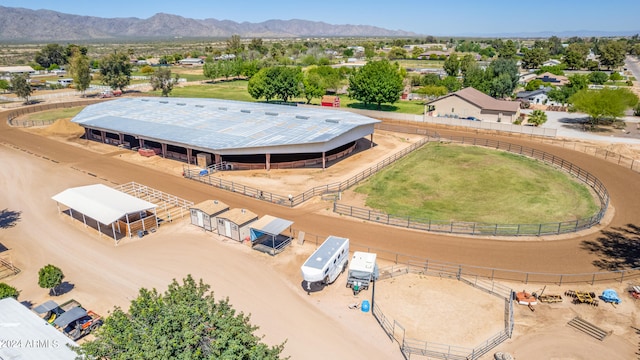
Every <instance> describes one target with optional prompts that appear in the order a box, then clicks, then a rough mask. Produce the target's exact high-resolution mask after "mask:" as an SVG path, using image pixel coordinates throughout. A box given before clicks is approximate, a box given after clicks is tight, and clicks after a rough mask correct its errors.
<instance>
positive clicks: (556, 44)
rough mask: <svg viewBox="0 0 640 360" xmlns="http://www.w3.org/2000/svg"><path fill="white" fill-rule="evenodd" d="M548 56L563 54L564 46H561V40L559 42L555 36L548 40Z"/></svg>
mask: <svg viewBox="0 0 640 360" xmlns="http://www.w3.org/2000/svg"><path fill="white" fill-rule="evenodd" d="M548 47H549V54H551V55H562V54H564V46H562V40H560V38H559V37H557V36H552V37H550V38H549V45H548Z"/></svg>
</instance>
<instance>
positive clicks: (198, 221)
mask: <svg viewBox="0 0 640 360" xmlns="http://www.w3.org/2000/svg"><path fill="white" fill-rule="evenodd" d="M190 210H191V224H193V225H196V226H199V227H201V228H204V229H205V230H207V231H213V230H214V229H215V228H216V216H218V215H220V214H222V213H224V212H226V211H229V206H228V205H227V204H225V203H223V202H221V201H218V200H205V201H203V202H201V203H198V204H196V205H194V206H193V207H192V208H191V209H190Z"/></svg>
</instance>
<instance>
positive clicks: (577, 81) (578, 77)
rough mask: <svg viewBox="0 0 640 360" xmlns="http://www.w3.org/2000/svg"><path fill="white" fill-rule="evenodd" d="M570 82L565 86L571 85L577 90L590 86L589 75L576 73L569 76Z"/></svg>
mask: <svg viewBox="0 0 640 360" xmlns="http://www.w3.org/2000/svg"><path fill="white" fill-rule="evenodd" d="M568 79H569V84H568V85H565V87H567V86H568V87H570V88H572V89H573V90H574V93H575V92H578V91H580V90H583V89H586V88H588V87H589V75H582V74H574V75H571V76H569V78H568Z"/></svg>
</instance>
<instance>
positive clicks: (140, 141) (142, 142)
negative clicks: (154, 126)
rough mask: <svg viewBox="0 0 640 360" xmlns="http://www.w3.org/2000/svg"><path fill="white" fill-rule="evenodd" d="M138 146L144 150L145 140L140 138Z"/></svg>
mask: <svg viewBox="0 0 640 360" xmlns="http://www.w3.org/2000/svg"><path fill="white" fill-rule="evenodd" d="M138 145H139V146H140V148H141V149H142V148H144V139H142V138H140V139H138Z"/></svg>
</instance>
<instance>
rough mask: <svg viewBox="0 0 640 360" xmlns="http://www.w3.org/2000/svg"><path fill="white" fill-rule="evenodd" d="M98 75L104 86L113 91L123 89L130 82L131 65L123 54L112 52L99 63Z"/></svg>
mask: <svg viewBox="0 0 640 360" xmlns="http://www.w3.org/2000/svg"><path fill="white" fill-rule="evenodd" d="M100 74H101V75H102V81H103V83H104V84H106V85H108V86H110V87H111V88H112V89H113V90H116V89H120V90H124V88H125V87H126V86H127V85H129V83H130V82H131V63H130V62H129V56H128V55H127V54H126V53H124V52H114V53H112V54H109V55H107V56H105V57H104V58H103V59H102V61H100Z"/></svg>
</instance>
